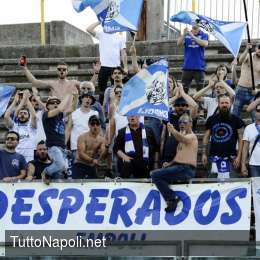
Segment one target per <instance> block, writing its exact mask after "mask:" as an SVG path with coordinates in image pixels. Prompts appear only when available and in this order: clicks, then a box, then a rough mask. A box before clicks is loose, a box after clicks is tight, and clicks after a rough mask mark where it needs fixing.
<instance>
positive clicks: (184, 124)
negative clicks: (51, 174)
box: [151, 114, 198, 212]
mask: <svg viewBox="0 0 260 260" xmlns="http://www.w3.org/2000/svg"><path fill="white" fill-rule="evenodd" d="M179 125H180V132H178V131H177V130H176V129H175V128H174V126H173V125H172V124H170V123H168V124H167V127H168V132H169V133H170V134H172V135H174V137H175V138H176V139H177V140H178V142H179V144H178V147H177V153H176V156H175V157H174V159H173V160H172V161H171V162H165V163H163V168H161V169H159V170H154V171H152V172H151V177H152V180H153V182H154V183H155V185H156V187H157V188H158V190H159V191H160V192H161V194H162V196H163V198H164V199H165V201H166V203H167V207H166V208H165V211H166V212H172V211H175V209H176V207H177V204H178V202H179V200H180V199H179V198H178V197H177V196H176V194H175V192H174V191H173V190H171V189H170V188H169V186H168V185H169V183H171V182H176V181H179V180H181V181H187V180H189V179H191V178H193V177H194V176H195V168H196V166H197V153H198V139H197V136H196V135H195V134H194V133H193V132H192V118H191V117H190V116H189V115H187V114H184V115H182V116H181V117H180V119H179Z"/></svg>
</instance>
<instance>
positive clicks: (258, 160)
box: [243, 123, 260, 166]
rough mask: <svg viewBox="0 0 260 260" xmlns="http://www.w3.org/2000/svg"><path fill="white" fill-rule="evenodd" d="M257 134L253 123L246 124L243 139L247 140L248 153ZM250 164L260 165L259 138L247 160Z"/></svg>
mask: <svg viewBox="0 0 260 260" xmlns="http://www.w3.org/2000/svg"><path fill="white" fill-rule="evenodd" d="M257 136H258V131H257V129H256V126H255V123H253V124H250V125H248V126H247V127H246V128H245V131H244V136H243V140H245V141H248V142H249V155H250V154H251V150H252V148H253V145H254V143H255V139H256V137H257ZM249 164H250V165H254V166H260V140H259V141H258V142H257V144H256V146H255V149H254V151H253V154H252V156H251V158H250V160H249Z"/></svg>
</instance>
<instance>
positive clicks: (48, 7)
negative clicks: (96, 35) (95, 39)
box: [0, 0, 97, 31]
mask: <svg viewBox="0 0 260 260" xmlns="http://www.w3.org/2000/svg"><path fill="white" fill-rule="evenodd" d="M40 2H41V0H9V1H8V0H0V24H16V23H36V22H40V20H41V15H40V14H41V13H40ZM57 20H58V21H62V20H63V21H66V22H69V23H71V24H73V25H75V26H76V27H78V28H80V29H81V30H84V31H85V29H86V27H87V26H88V25H90V24H91V23H93V22H95V21H97V19H96V16H95V13H94V12H93V11H92V10H91V9H90V8H87V9H86V10H84V11H83V12H82V13H77V12H76V11H74V9H73V7H72V4H71V0H45V21H46V22H50V21H57Z"/></svg>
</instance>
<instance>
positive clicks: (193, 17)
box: [171, 11, 246, 57]
mask: <svg viewBox="0 0 260 260" xmlns="http://www.w3.org/2000/svg"><path fill="white" fill-rule="evenodd" d="M171 21H172V22H180V23H186V24H191V25H194V24H196V25H198V26H199V27H201V28H202V29H204V30H205V31H207V32H208V33H211V34H213V35H214V36H215V37H216V38H217V39H218V40H219V41H220V42H222V43H223V44H224V45H225V47H226V48H227V49H228V50H229V51H230V52H231V53H232V54H233V55H234V57H237V55H238V53H239V49H240V45H241V42H242V39H243V36H244V32H245V28H246V23H245V22H227V21H219V20H213V19H211V18H209V17H207V16H204V15H199V14H195V13H193V12H186V11H181V12H179V13H177V14H176V15H174V16H172V17H171Z"/></svg>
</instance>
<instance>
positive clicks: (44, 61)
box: [0, 54, 233, 70]
mask: <svg viewBox="0 0 260 260" xmlns="http://www.w3.org/2000/svg"><path fill="white" fill-rule="evenodd" d="M147 58H154V59H159V58H165V59H167V60H168V61H169V64H170V66H173V67H176V63H180V62H181V63H182V62H183V55H160V56H158V55H152V56H151V55H150V56H138V59H147ZM205 58H206V61H207V62H223V63H226V62H231V61H232V59H233V56H232V55H231V54H206V56H205ZM98 59H99V58H98V57H63V58H30V57H28V62H29V63H28V64H29V67H30V68H32V69H36V68H37V67H39V68H41V69H46V66H47V67H52V66H55V67H56V66H57V64H58V63H59V62H61V61H62V62H66V63H67V64H68V65H69V66H75V65H77V66H79V68H81V67H82V65H88V66H87V67H89V68H92V64H93V62H96V61H97V60H98ZM128 63H129V64H130V63H131V57H129V56H128ZM17 67H19V66H18V59H0V69H2V70H13V69H15V68H17ZM83 67H86V66H83Z"/></svg>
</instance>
